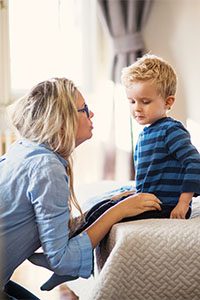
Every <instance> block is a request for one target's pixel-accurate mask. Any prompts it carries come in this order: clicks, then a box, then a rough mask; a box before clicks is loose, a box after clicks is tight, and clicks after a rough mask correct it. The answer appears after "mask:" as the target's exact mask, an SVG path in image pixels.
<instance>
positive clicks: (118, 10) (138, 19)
mask: <svg viewBox="0 0 200 300" xmlns="http://www.w3.org/2000/svg"><path fill="white" fill-rule="evenodd" d="M97 1H98V14H99V17H100V21H101V23H102V25H103V26H104V28H105V30H106V31H107V32H108V33H109V37H110V39H111V42H112V44H113V58H112V59H113V61H112V64H111V66H112V69H111V75H110V77H111V79H112V80H113V82H114V83H120V78H121V71H122V68H124V67H126V66H128V65H130V64H132V63H133V62H134V61H135V60H136V59H137V58H138V57H140V56H142V55H143V54H144V52H145V44H144V41H143V38H142V33H141V31H142V28H143V26H144V25H145V23H146V21H147V18H148V15H149V12H150V8H151V5H152V2H153V0H97ZM111 100H113V99H111ZM114 110H115V103H114V102H113V116H111V118H112V119H113V120H114V113H115V112H114ZM114 128H115V126H114V123H113V128H112V130H113V132H111V134H110V137H111V138H110V143H109V145H107V153H106V157H105V164H104V178H108V179H114V172H115V159H116V149H115V142H114ZM131 140H132V141H133V133H132V121H131ZM132 147H133V142H132ZM130 163H131V165H132V166H133V168H132V171H131V174H130V179H134V164H133V153H132V154H131V162H130Z"/></svg>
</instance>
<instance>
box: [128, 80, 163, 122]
mask: <svg viewBox="0 0 200 300" xmlns="http://www.w3.org/2000/svg"><path fill="white" fill-rule="evenodd" d="M126 94H127V97H128V100H129V102H130V109H131V114H132V115H133V117H134V118H135V120H136V121H137V122H138V123H139V124H140V125H146V124H152V123H154V122H155V121H157V120H159V119H161V118H163V117H166V116H167V115H166V112H167V110H168V109H169V105H168V104H167V101H165V99H163V97H162V96H160V95H159V94H158V92H157V90H156V87H155V84H153V83H152V82H151V81H149V80H148V81H136V82H134V83H133V85H132V86H131V87H130V88H127V89H126Z"/></svg>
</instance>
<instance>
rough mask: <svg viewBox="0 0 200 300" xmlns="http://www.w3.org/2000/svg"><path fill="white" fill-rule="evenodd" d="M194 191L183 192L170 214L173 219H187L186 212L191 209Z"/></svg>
mask: <svg viewBox="0 0 200 300" xmlns="http://www.w3.org/2000/svg"><path fill="white" fill-rule="evenodd" d="M193 195H194V193H192V192H191V193H182V194H181V195H180V197H179V201H178V204H177V205H176V207H175V208H174V209H173V210H172V212H171V214H170V218H171V219H185V216H186V213H187V211H188V209H189V205H190V202H191V200H192V197H193Z"/></svg>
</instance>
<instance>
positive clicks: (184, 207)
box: [170, 202, 189, 219]
mask: <svg viewBox="0 0 200 300" xmlns="http://www.w3.org/2000/svg"><path fill="white" fill-rule="evenodd" d="M188 209H189V204H187V203H182V202H178V204H177V205H176V207H175V208H174V209H173V210H172V212H171V214H170V219H185V216H186V214H187V211H188Z"/></svg>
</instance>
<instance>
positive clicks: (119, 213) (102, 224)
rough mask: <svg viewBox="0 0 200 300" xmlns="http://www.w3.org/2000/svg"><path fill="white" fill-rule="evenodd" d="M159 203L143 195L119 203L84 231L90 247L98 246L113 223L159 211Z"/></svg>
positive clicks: (155, 199)
mask: <svg viewBox="0 0 200 300" xmlns="http://www.w3.org/2000/svg"><path fill="white" fill-rule="evenodd" d="M160 203H161V202H160V200H159V199H158V198H157V197H156V196H154V195H152V194H143V193H142V194H135V195H132V196H130V197H128V198H126V199H124V200H122V201H120V202H119V203H117V204H116V205H114V206H113V207H112V208H110V209H108V210H107V211H106V212H105V213H104V214H103V215H102V216H101V217H99V218H98V219H97V220H96V221H95V222H94V223H93V224H92V225H90V227H88V228H87V229H86V230H85V231H86V232H87V234H88V236H89V237H90V240H91V244H92V247H93V248H95V247H96V246H97V245H98V243H99V242H100V241H101V240H102V239H103V238H104V236H105V235H106V234H107V233H108V232H109V230H110V229H111V227H112V226H113V225H114V224H115V223H117V222H119V221H121V220H122V219H123V218H126V217H130V216H136V215H139V214H141V213H143V212H144V211H148V210H157V209H158V210H161V207H160Z"/></svg>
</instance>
